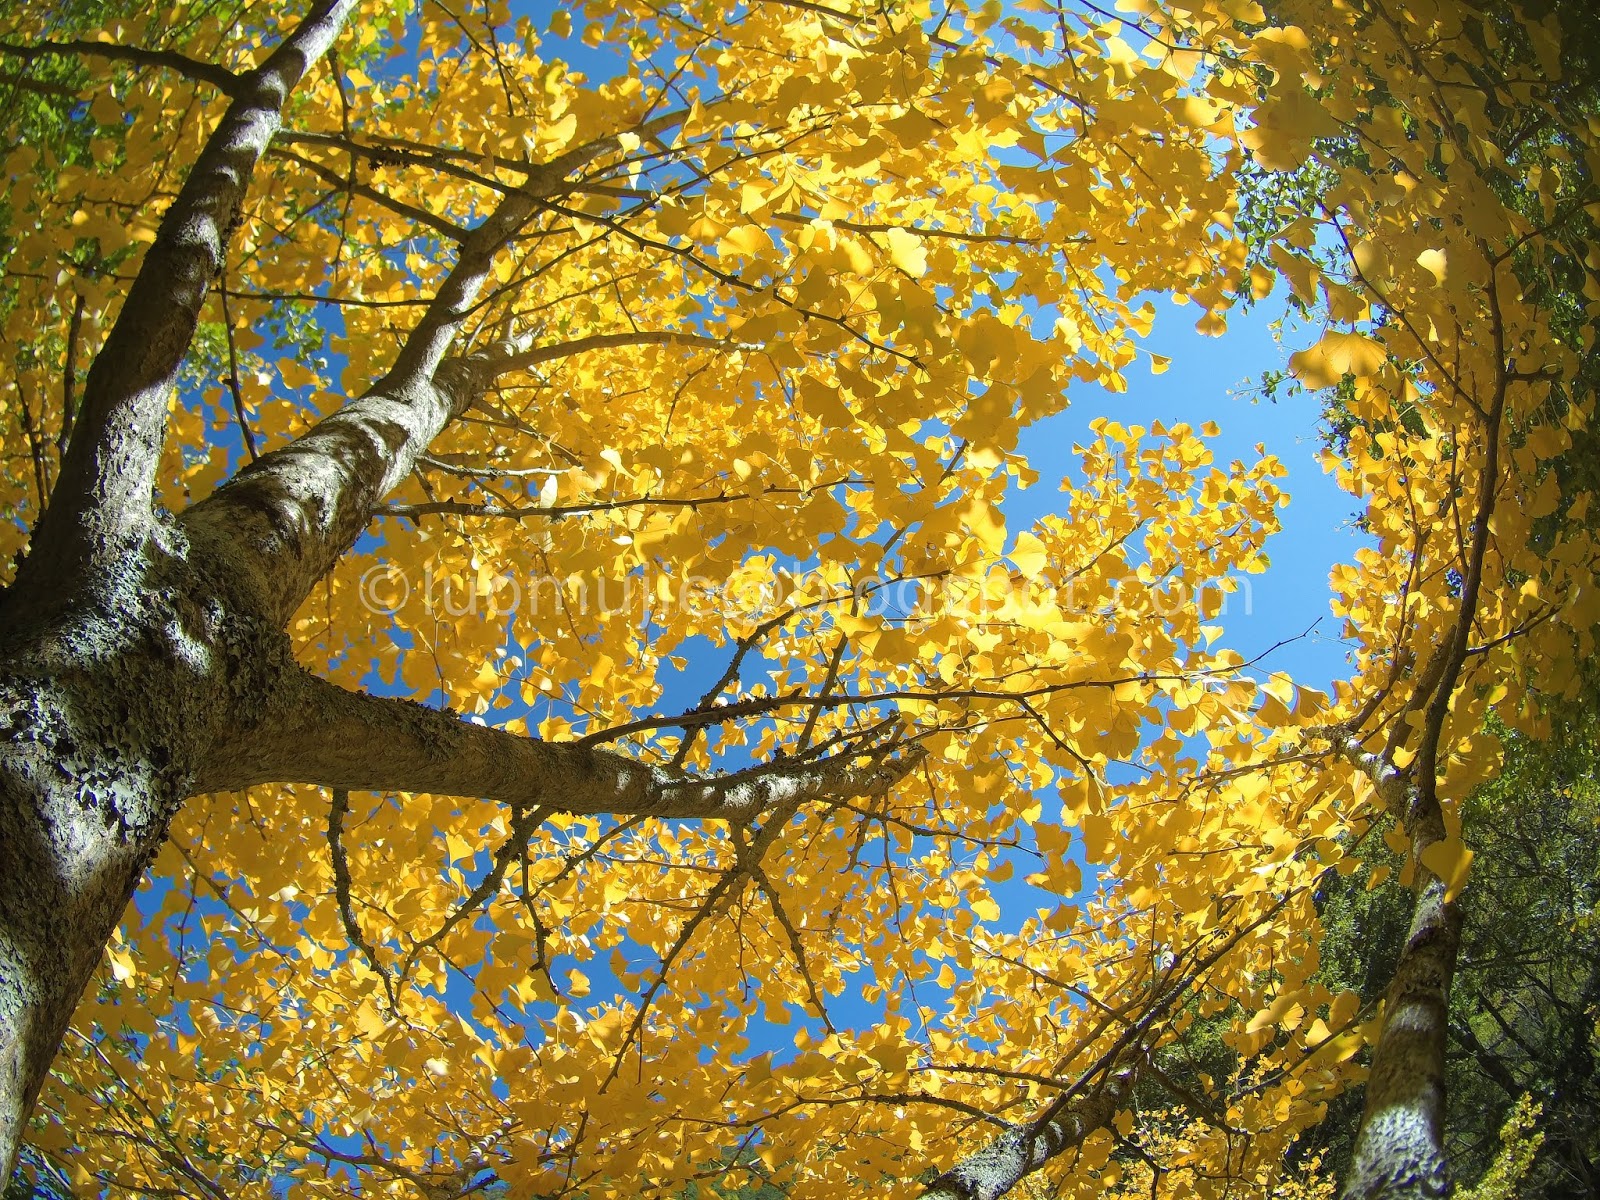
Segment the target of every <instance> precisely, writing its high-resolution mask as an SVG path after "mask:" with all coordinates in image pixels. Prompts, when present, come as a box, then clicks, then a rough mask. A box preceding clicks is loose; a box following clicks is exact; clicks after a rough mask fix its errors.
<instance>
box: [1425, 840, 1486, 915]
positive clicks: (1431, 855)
mask: <svg viewBox="0 0 1600 1200" xmlns="http://www.w3.org/2000/svg"><path fill="white" fill-rule="evenodd" d="M1421 858H1422V865H1423V866H1424V867H1426V868H1428V870H1430V871H1432V872H1433V873H1434V874H1435V875H1436V876H1438V877H1439V879H1440V881H1441V882H1442V883H1443V884H1444V886H1445V900H1446V902H1449V901H1450V900H1453V899H1455V897H1456V894H1457V893H1458V892H1460V891H1461V888H1462V886H1463V885H1464V884H1465V883H1466V882H1467V875H1468V873H1469V872H1470V871H1471V869H1472V858H1473V854H1472V851H1471V850H1468V849H1467V847H1466V845H1465V844H1464V843H1463V842H1462V841H1461V839H1460V838H1446V839H1445V840H1444V841H1442V842H1434V843H1433V845H1431V846H1429V847H1428V848H1427V849H1426V850H1424V851H1423V852H1422V855H1421Z"/></svg>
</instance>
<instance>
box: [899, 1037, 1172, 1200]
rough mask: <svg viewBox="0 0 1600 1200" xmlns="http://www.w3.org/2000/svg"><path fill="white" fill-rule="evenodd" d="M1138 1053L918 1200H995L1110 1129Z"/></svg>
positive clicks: (1129, 1090) (1134, 1074)
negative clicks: (1100, 1131)
mask: <svg viewBox="0 0 1600 1200" xmlns="http://www.w3.org/2000/svg"><path fill="white" fill-rule="evenodd" d="M1142 1061H1143V1060H1142V1051H1141V1049H1140V1048H1139V1047H1137V1046H1135V1047H1133V1049H1132V1051H1131V1052H1130V1054H1129V1056H1128V1057H1127V1061H1125V1062H1123V1063H1122V1064H1120V1065H1119V1066H1117V1067H1115V1068H1114V1069H1113V1070H1112V1071H1111V1072H1110V1073H1109V1074H1108V1075H1107V1076H1106V1078H1105V1079H1104V1080H1103V1081H1102V1082H1101V1084H1100V1086H1099V1087H1097V1088H1096V1089H1095V1090H1094V1091H1092V1092H1090V1093H1089V1094H1088V1095H1087V1096H1085V1097H1083V1098H1082V1099H1081V1100H1078V1101H1076V1102H1074V1103H1072V1104H1069V1105H1067V1106H1065V1108H1064V1109H1063V1110H1062V1111H1061V1112H1060V1113H1058V1114H1057V1115H1056V1116H1054V1117H1053V1118H1051V1119H1049V1120H1043V1121H1038V1122H1035V1123H1033V1124H1029V1125H1018V1126H1015V1127H1013V1128H1011V1129H1009V1130H1007V1131H1006V1132H1005V1133H1003V1134H1002V1135H1001V1136H1000V1137H998V1138H996V1139H995V1140H994V1141H992V1142H990V1143H989V1144H988V1145H987V1146H985V1147H984V1148H983V1149H982V1150H979V1151H978V1152H977V1153H976V1154H972V1155H969V1156H968V1157H967V1158H964V1159H963V1160H962V1161H961V1162H959V1163H957V1164H956V1165H955V1166H953V1167H951V1168H950V1170H948V1171H946V1172H945V1173H944V1174H943V1175H941V1176H939V1178H937V1179H935V1180H934V1181H933V1182H932V1183H931V1184H929V1185H928V1190H927V1191H926V1192H924V1193H923V1200H1000V1197H1001V1196H1004V1195H1005V1194H1006V1193H1007V1192H1009V1191H1010V1190H1011V1189H1012V1188H1014V1187H1016V1186H1017V1184H1019V1183H1021V1182H1022V1180H1023V1179H1024V1178H1025V1177H1026V1176H1028V1175H1030V1174H1032V1173H1033V1172H1034V1171H1037V1170H1038V1169H1039V1168H1040V1167H1042V1166H1044V1165H1045V1164H1046V1163H1047V1162H1049V1161H1050V1160H1051V1159H1052V1158H1055V1157H1056V1156H1057V1155H1060V1154H1064V1153H1066V1152H1067V1151H1068V1150H1071V1149H1073V1148H1074V1147H1077V1146H1081V1145H1083V1141H1084V1139H1085V1138H1087V1137H1088V1136H1089V1135H1090V1134H1091V1133H1093V1132H1094V1131H1095V1130H1097V1129H1104V1128H1105V1127H1106V1126H1108V1125H1110V1124H1111V1121H1112V1118H1114V1117H1115V1116H1116V1115H1117V1112H1118V1110H1120V1109H1121V1108H1122V1107H1123V1106H1124V1105H1125V1104H1126V1103H1127V1102H1128V1097H1129V1096H1131V1095H1132V1094H1133V1085H1134V1084H1135V1083H1136V1082H1137V1081H1138V1078H1139V1066H1140V1063H1141V1062H1142Z"/></svg>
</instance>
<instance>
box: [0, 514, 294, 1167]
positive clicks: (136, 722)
mask: <svg viewBox="0 0 1600 1200" xmlns="http://www.w3.org/2000/svg"><path fill="white" fill-rule="evenodd" d="M225 563H226V559H225V558H219V556H217V555H215V554H214V553H209V552H207V551H206V550H205V549H202V548H200V547H196V546H195V545H194V544H193V543H192V542H191V541H190V539H188V538H187V537H185V536H184V535H183V534H182V532H181V531H179V530H177V529H176V528H174V527H172V526H170V525H166V526H161V527H158V528H157V529H156V531H155V532H154V533H153V534H152V536H151V537H150V538H149V539H148V540H147V542H146V544H145V546H144V547H143V549H142V551H141V552H140V553H139V554H137V555H135V556H130V558H129V559H127V560H126V561H124V562H123V563H122V564H120V565H119V566H118V567H117V568H116V569H113V570H109V571H106V572H104V573H103V575H102V577H101V578H100V579H99V580H98V581H97V586H96V587H94V588H93V589H85V590H83V591H82V592H80V593H79V594H78V595H76V596H73V597H70V598H67V599H65V600H63V598H61V597H47V598H40V597H37V596H34V595H32V594H31V593H30V591H29V590H28V589H26V588H16V587H14V588H12V589H11V590H10V591H9V592H7V593H5V594H4V595H3V596H0V1165H3V1166H4V1169H5V1170H6V1171H7V1172H8V1173H9V1170H10V1164H11V1163H12V1162H13V1161H14V1158H15V1155H16V1151H17V1147H18V1143H19V1141H20V1139H21V1136H22V1129H23V1125H24V1122H26V1120H27V1117H28V1113H29V1112H30V1110H31V1109H32V1106H33V1103H34V1101H35V1099H36V1098H37V1096H38V1093H39V1088H40V1086H41V1084H42V1083H43V1081H44V1078H45V1075H46V1074H47V1072H48V1071H49V1067H50V1061H51V1059H52V1057H53V1056H54V1055H55V1053H56V1050H57V1048H58V1046H59V1045H60V1042H61V1038H62V1035H63V1034H64V1032H65V1030H66V1027H67V1022H68V1021H69V1020H70V1019H71V1016H72V1012H73V1009H74V1007H75V1006H76V1004H77V1002H78V998H79V997H80V996H81V995H82V993H83V990H84V988H85V987H86V986H87V984H88V983H89V980H90V978H91V977H92V975H93V973H94V970H95V968H96V966H97V964H98V963H99V961H100V955H101V951H102V949H103V947H104V946H105V943H106V941H107V940H108V939H109V938H110V936H111V933H112V931H113V930H114V929H115V928H116V925H117V922H118V921H119V920H120V919H121V917H122V913H123V910H124V909H125V908H126V907H127V904H128V901H129V900H130V898H131V897H132V896H133V893H134V890H135V889H136V888H137V887H138V885H139V880H140V878H141V876H142V875H143V873H144V869H145V867H146V866H147V865H148V864H149V862H150V859H151V858H152V857H153V856H154V855H155V853H156V851H157V850H158V849H159V848H160V846H161V843H162V841H163V839H164V838H165V837H166V832H167V827H168V825H169V823H170V822H171V820H172V818H173V816H174V815H175V814H176V813H177V811H178V808H179V806H180V805H181V804H182V802H183V800H184V798H185V797H186V796H188V795H189V794H190V792H191V791H192V785H193V783H194V780H195V778H196V775H197V770H198V767H199V765H200V764H201V763H202V762H204V761H206V759H207V758H208V757H211V756H215V755H217V754H219V753H221V754H225V753H227V752H228V748H229V747H230V746H237V745H238V744H239V742H240V741H241V740H244V739H249V738H250V737H251V736H252V734H253V731H254V730H255V729H256V728H257V727H258V726H259V725H260V723H261V722H262V720H263V719H264V718H265V717H266V713H267V707H266V706H267V703H268V698H269V697H271V696H272V695H273V694H274V692H275V691H279V690H282V687H283V685H284V682H285V679H286V676H287V673H288V672H292V671H294V670H295V668H294V665H293V663H292V661H291V659H290V656H289V653H288V646H287V641H286V639H285V638H284V635H282V634H281V633H278V632H277V631H275V630H273V629H271V628H270V627H269V626H267V625H266V624H265V623H264V622H261V621H258V620H254V619H252V618H250V617H249V616H248V615H244V616H241V615H240V614H249V613H251V612H252V611H255V610H256V607H257V606H256V604H255V603H254V602H253V600H252V598H251V597H249V596H248V595H245V594H241V593H240V592H239V591H238V589H237V588H236V587H235V586H234V585H233V584H232V583H231V580H230V576H229V573H228V572H227V571H226V570H225V569H223V564H225ZM41 614H49V615H48V616H42V615H41Z"/></svg>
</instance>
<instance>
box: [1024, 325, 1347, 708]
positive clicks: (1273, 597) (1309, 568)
mask: <svg viewBox="0 0 1600 1200" xmlns="http://www.w3.org/2000/svg"><path fill="white" fill-rule="evenodd" d="M1155 303H1156V308H1157V317H1156V323H1155V327H1154V329H1153V330H1152V331H1151V334H1150V336H1149V337H1148V338H1146V339H1145V340H1144V341H1143V343H1142V345H1143V346H1144V347H1145V348H1146V349H1149V350H1152V351H1154V352H1155V353H1157V354H1161V355H1166V356H1168V357H1170V358H1171V359H1172V367H1171V369H1170V370H1168V371H1167V372H1166V373H1165V374H1162V375H1152V374H1150V373H1149V371H1148V369H1147V368H1146V367H1144V366H1142V365H1141V364H1139V363H1136V364H1134V365H1133V366H1131V367H1129V368H1128V385H1129V386H1128V391H1127V392H1126V393H1124V394H1122V395H1113V394H1111V393H1109V392H1106V391H1104V390H1102V389H1100V388H1097V387H1093V386H1089V385H1085V384H1076V385H1074V386H1073V388H1072V389H1071V390H1070V391H1069V393H1068V394H1069V397H1070V398H1071V401H1072V403H1071V405H1070V407H1069V408H1068V409H1067V410H1066V411H1065V412H1063V413H1061V414H1059V415H1058V416H1055V417H1051V418H1049V419H1047V420H1045V421H1042V422H1040V423H1039V424H1038V425H1036V426H1034V427H1033V428H1031V429H1029V430H1028V431H1027V432H1025V433H1024V434H1023V437H1022V440H1021V443H1020V446H1019V449H1020V450H1021V451H1022V453H1024V454H1026V455H1027V456H1028V458H1029V460H1030V462H1031V463H1032V465H1033V467H1034V469H1035V470H1037V471H1038V472H1039V476H1040V478H1039V482H1038V483H1036V484H1035V485H1034V486H1033V487H1031V488H1028V489H1027V490H1026V491H1017V490H1015V489H1013V491H1012V493H1011V494H1010V495H1008V497H1007V499H1006V501H1005V503H1004V504H1003V505H1002V507H1003V508H1004V509H1005V512H1006V517H1007V525H1008V527H1009V528H1010V529H1011V530H1013V531H1015V530H1017V529H1020V528H1023V527H1025V525H1026V523H1027V522H1029V521H1032V520H1033V519H1034V518H1035V517H1037V516H1040V515H1042V514H1044V513H1047V512H1052V511H1059V510H1060V509H1061V508H1062V506H1063V500H1064V497H1063V495H1062V493H1061V492H1060V491H1058V490H1057V489H1056V484H1057V483H1058V482H1059V481H1060V479H1061V478H1062V477H1063V476H1064V475H1066V474H1068V473H1069V472H1070V471H1071V469H1072V468H1073V466H1074V464H1075V462H1076V455H1075V454H1074V453H1073V449H1072V448H1073V445H1074V444H1075V443H1083V442H1087V441H1088V440H1089V439H1090V438H1091V437H1092V436H1093V435H1092V434H1091V433H1090V430H1089V424H1090V422H1091V421H1093V420H1094V419H1095V418H1097V417H1110V418H1112V419H1113V420H1116V421H1120V422H1122V423H1123V424H1124V425H1135V424H1137V425H1145V426H1148V425H1150V424H1151V423H1152V422H1153V421H1158V420H1159V421H1162V422H1165V423H1166V424H1168V425H1171V424H1174V423H1176V422H1179V421H1187V422H1188V423H1190V424H1192V425H1195V426H1197V427H1198V426H1199V425H1201V424H1203V423H1205V422H1207V421H1214V422H1216V423H1217V425H1218V426H1219V427H1220V430H1221V432H1220V434H1219V436H1218V437H1216V438H1214V439H1211V444H1212V446H1213V447H1214V449H1215V453H1216V457H1217V460H1218V461H1219V462H1220V463H1227V462H1229V461H1231V460H1233V459H1235V458H1237V459H1241V460H1243V461H1244V462H1245V463H1247V464H1248V463H1252V462H1254V461H1256V460H1257V459H1258V458H1259V457H1260V455H1259V454H1258V453H1257V450H1256V447H1257V445H1258V444H1260V445H1263V446H1264V447H1265V448H1266V451H1267V453H1268V454H1272V455H1276V456H1277V457H1278V458H1279V459H1280V460H1282V462H1283V464H1284V466H1285V467H1287V468H1288V471H1289V474H1288V477H1287V478H1286V479H1285V480H1283V481H1281V482H1282V484H1283V487H1284V490H1285V491H1286V492H1287V493H1288V494H1289V498H1290V499H1289V504H1288V506H1287V507H1286V508H1285V509H1283V510H1281V512H1280V513H1279V517H1280V519H1281V521H1282V524H1283V529H1282V532H1280V533H1279V534H1277V535H1276V536H1275V537H1273V538H1272V539H1271V540H1270V541H1269V542H1268V543H1267V555H1268V558H1269V560H1270V564H1271V565H1270V567H1269V568H1268V570H1267V571H1266V572H1265V573H1264V574H1262V575H1256V576H1250V577H1248V584H1249V589H1248V591H1247V592H1241V593H1240V594H1236V595H1235V596H1231V597H1229V600H1228V607H1227V610H1226V612H1225V613H1224V614H1223V615H1222V616H1221V617H1220V618H1219V619H1218V621H1217V622H1216V623H1217V624H1220V625H1222V627H1223V629H1224V636H1223V637H1222V638H1221V639H1220V644H1225V645H1229V646H1231V647H1233V648H1234V649H1236V650H1238V651H1239V652H1240V653H1241V654H1242V655H1244V656H1245V658H1246V659H1250V658H1254V657H1255V656H1256V655H1258V654H1260V653H1262V652H1263V651H1265V650H1267V649H1268V648H1270V647H1272V646H1274V645H1276V644H1277V643H1279V642H1284V641H1285V640H1286V639H1295V640H1293V641H1290V642H1288V644H1285V645H1283V646H1280V647H1279V648H1278V649H1277V650H1276V651H1274V652H1273V653H1272V654H1271V656H1270V657H1269V658H1268V659H1266V660H1265V661H1264V662H1263V663H1262V664H1261V666H1262V667H1263V668H1264V669H1265V670H1270V671H1286V672H1288V673H1289V674H1290V675H1291V676H1293V677H1294V678H1295V680H1296V681H1297V682H1301V683H1304V684H1306V685H1308V686H1311V687H1326V686H1327V685H1328V684H1329V683H1331V682H1332V680H1334V679H1335V678H1338V677H1340V676H1342V675H1344V674H1347V673H1348V672H1347V669H1346V663H1345V647H1344V646H1343V645H1342V644H1341V643H1340V641H1339V639H1338V634H1339V624H1340V623H1339V622H1338V621H1337V620H1335V619H1334V618H1333V617H1331V616H1330V615H1329V612H1328V596H1329V592H1328V573H1329V570H1330V568H1332V566H1333V565H1334V564H1335V563H1338V562H1343V561H1347V560H1348V559H1349V558H1350V556H1351V555H1352V554H1353V553H1354V552H1355V550H1356V548H1357V547H1358V546H1359V545H1360V544H1361V535H1360V533H1359V532H1358V531H1357V530H1356V529H1355V527H1354V524H1353V520H1352V518H1353V516H1354V514H1355V512H1356V508H1357V501H1356V500H1355V499H1354V498H1353V497H1351V496H1349V495H1348V494H1346V493H1345V492H1343V491H1341V490H1340V489H1339V487H1338V486H1337V485H1336V484H1335V483H1334V482H1333V480H1332V479H1331V478H1330V477H1329V476H1328V475H1327V473H1326V472H1325V471H1324V470H1323V468H1322V465H1321V463H1320V462H1319V461H1318V453H1319V451H1320V450H1321V447H1322V425H1321V411H1322V406H1321V399H1320V397H1319V396H1316V395H1312V394H1305V393H1297V394H1294V395H1287V396H1284V395H1280V398H1279V399H1278V400H1277V401H1276V402H1273V401H1269V400H1266V399H1263V398H1261V396H1260V394H1259V392H1258V391H1256V389H1257V388H1258V387H1259V383H1260V380H1261V376H1262V373H1263V372H1265V371H1269V370H1279V371H1281V370H1282V369H1283V368H1284V367H1285V365H1286V363H1287V360H1288V356H1289V353H1290V352H1291V351H1292V350H1294V349H1297V348H1299V347H1300V346H1301V345H1302V344H1305V343H1307V342H1310V341H1314V340H1315V337H1316V335H1315V333H1314V332H1312V331H1310V330H1306V329H1303V328H1302V329H1298V330H1297V329H1295V328H1294V327H1292V326H1290V327H1289V328H1288V332H1287V334H1286V338H1285V340H1284V341H1283V342H1282V343H1281V344H1280V342H1279V341H1278V340H1277V338H1276V337H1275V336H1274V334H1273V331H1272V328H1271V326H1272V323H1273V322H1274V321H1275V320H1277V319H1278V318H1280V317H1281V316H1282V315H1283V306H1282V305H1281V304H1280V303H1278V302H1277V297H1268V298H1267V299H1266V300H1265V301H1262V302H1260V303H1258V304H1257V305H1256V306H1255V308H1253V309H1252V310H1250V311H1235V312H1233V313H1231V314H1229V327H1228V332H1227V333H1225V334H1223V335H1222V336H1221V337H1208V336H1205V335H1203V334H1200V333H1197V332H1196V331H1195V328H1194V322H1195V320H1196V318H1197V317H1198V316H1199V315H1200V310H1198V309H1197V308H1196V307H1195V306H1193V305H1187V306H1185V305H1178V304H1174V303H1172V302H1171V301H1170V300H1167V299H1165V298H1160V299H1157V300H1156V302H1155ZM1140 357H1141V360H1142V359H1143V357H1144V356H1142V355H1141V356H1140ZM1312 626H1316V628H1315V629H1313V630H1312V632H1311V633H1310V634H1309V635H1308V636H1305V637H1301V636H1300V635H1301V634H1304V633H1305V631H1306V630H1307V629H1308V628H1311V627H1312Z"/></svg>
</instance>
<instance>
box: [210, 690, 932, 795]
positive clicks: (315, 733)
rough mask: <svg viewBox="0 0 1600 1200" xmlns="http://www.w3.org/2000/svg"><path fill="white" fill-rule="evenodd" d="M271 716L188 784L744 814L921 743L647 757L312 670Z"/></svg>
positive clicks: (872, 787) (896, 739)
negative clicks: (736, 761)
mask: <svg viewBox="0 0 1600 1200" xmlns="http://www.w3.org/2000/svg"><path fill="white" fill-rule="evenodd" d="M280 694H281V697H282V701H281V704H280V713H279V717H280V719H279V720H276V721H272V722H267V723H264V724H263V726H262V727H261V728H260V729H258V730H257V732H256V733H255V734H254V735H249V736H246V737H244V738H241V744H240V745H238V746H237V747H230V752H229V753H227V754H218V755H216V756H215V760H214V762H213V764H212V766H211V769H210V770H209V771H207V772H205V773H204V774H203V775H202V777H201V778H200V779H199V780H197V782H196V784H195V790H196V791H197V792H215V791H235V790H239V789H242V788H246V787H251V786H254V785H256V784H262V783H300V784H314V785H317V786H319V787H327V788H333V789H343V790H348V791H368V792H388V791H402V792H428V793H432V794H435V795H445V796H474V797H478V798H481V799H485V800H492V801H496V802H499V803H503V804H508V805H510V806H511V807H513V808H514V809H518V810H523V809H531V808H535V807H544V808H547V809H549V810H551V811H553V812H561V813H572V814H581V815H600V814H609V815H614V816H622V817H627V816H647V817H704V818H717V819H720V820H727V821H740V822H744V821H749V820H750V819H752V818H754V817H757V816H759V815H761V814H762V813H765V812H768V811H770V810H772V809H774V808H776V807H779V806H781V805H796V806H798V805H801V804H806V803H809V802H811V801H816V800H846V799H859V798H862V797H867V796H876V795H881V794H882V793H884V792H885V791H887V790H888V789H889V788H891V787H893V786H894V785H895V784H896V783H897V782H898V781H899V780H900V779H901V778H902V777H904V776H905V775H906V774H907V773H908V772H909V771H911V770H912V769H913V768H914V767H915V766H916V764H917V763H918V762H920V761H921V759H922V756H923V753H924V752H923V751H922V749H921V748H920V747H919V746H917V745H915V744H914V743H910V742H907V741H905V740H904V739H902V738H901V737H900V736H899V735H898V734H891V735H889V736H887V737H884V738H882V739H881V740H878V741H876V742H872V743H865V744H858V745H854V746H847V747H846V748H844V749H843V750H841V751H840V752H839V753H838V754H835V755H833V756H832V757H829V758H824V759H808V760H805V761H793V760H787V759H782V758H779V759H775V760H773V761H771V762H768V763H763V764H760V765H758V766H753V767H747V768H744V769H742V770H739V771H733V772H729V773H727V774H723V775H709V776H695V775H689V774H686V773H684V772H682V771H676V770H669V769H666V768H663V767H658V766H651V765H649V764H647V763H641V762H638V761H637V760H635V759H631V758H628V757H626V756H625V755H622V754H618V753H616V752H615V751H612V750H606V749H602V748H600V747H598V746H580V745H576V744H573V743H570V742H547V741H543V740H541V739H539V738H531V737H522V736H519V735H517V734H514V733H508V732H507V731H505V730H502V729H491V728H489V727H488V726H485V725H478V724H475V723H473V722H472V721H468V720H464V719H462V718H461V717H459V716H457V715H456V714H455V713H452V712H449V711H447V710H446V711H440V710H438V709H431V708H425V707H424V706H422V705H420V704H413V703H411V702H410V701H408V700H400V699H394V698H389V697H378V696H371V695H367V694H365V693H362V692H351V691H347V690H346V689H344V688H342V687H339V686H337V685H335V684H333V683H329V682H327V681H326V680H322V679H318V678H316V677H314V676H312V675H310V674H304V675H301V676H299V677H298V680H297V681H296V680H295V679H291V680H289V681H286V683H285V684H284V686H283V688H282V689H281V691H280Z"/></svg>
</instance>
